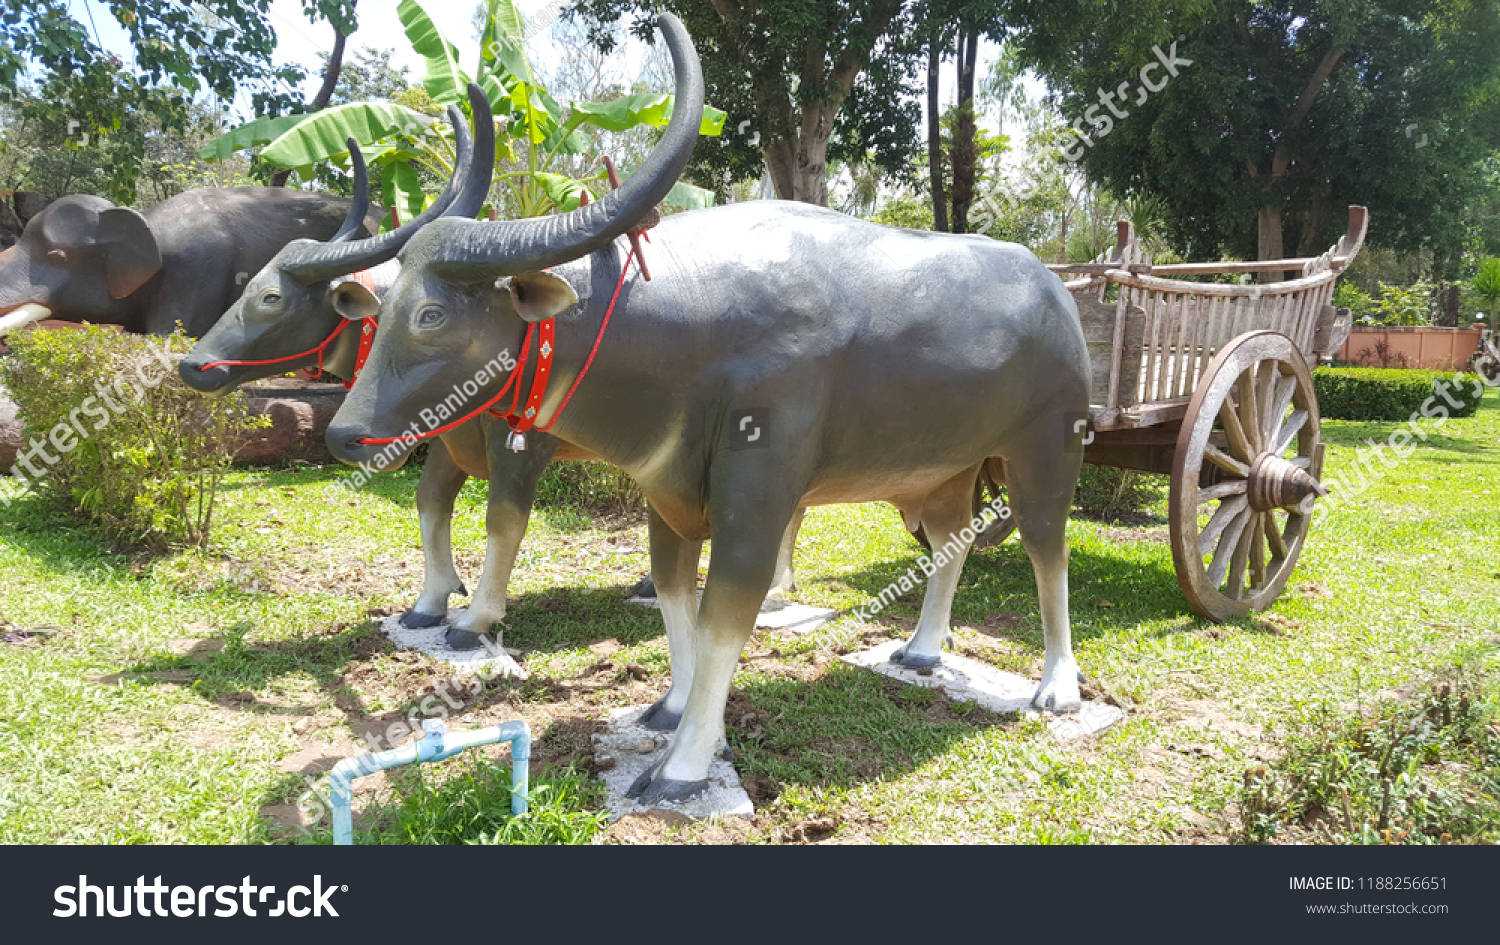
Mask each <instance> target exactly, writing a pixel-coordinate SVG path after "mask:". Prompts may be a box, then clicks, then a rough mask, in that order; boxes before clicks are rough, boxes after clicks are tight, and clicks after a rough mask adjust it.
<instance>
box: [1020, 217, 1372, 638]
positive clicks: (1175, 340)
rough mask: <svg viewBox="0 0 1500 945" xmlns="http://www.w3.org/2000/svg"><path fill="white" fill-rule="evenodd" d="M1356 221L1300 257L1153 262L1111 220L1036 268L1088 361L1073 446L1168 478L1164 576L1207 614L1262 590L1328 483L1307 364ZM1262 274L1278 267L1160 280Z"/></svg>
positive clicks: (1346, 318)
mask: <svg viewBox="0 0 1500 945" xmlns="http://www.w3.org/2000/svg"><path fill="white" fill-rule="evenodd" d="M1367 223H1368V215H1367V213H1366V211H1365V208H1364V207H1350V208H1349V228H1348V231H1347V233H1346V234H1345V235H1344V236H1343V238H1342V239H1340V240H1339V242H1338V244H1337V245H1336V246H1334V247H1333V248H1332V249H1330V250H1329V251H1328V252H1326V253H1324V254H1323V255H1322V256H1318V257H1315V258H1310V259H1280V260H1268V261H1262V262H1242V263H1184V264H1179V265H1168V266H1153V265H1152V264H1151V260H1150V259H1149V258H1148V257H1147V256H1146V255H1145V254H1144V253H1142V252H1141V250H1140V247H1139V246H1138V245H1137V243H1136V240H1135V237H1134V234H1133V233H1132V232H1131V228H1130V224H1128V223H1121V224H1119V234H1118V241H1117V244H1116V246H1115V248H1114V250H1112V251H1111V252H1109V253H1106V254H1105V255H1104V256H1102V257H1100V259H1098V260H1096V261H1095V262H1093V263H1085V264H1081V265H1059V266H1051V267H1049V268H1051V269H1052V270H1053V271H1054V272H1057V273H1058V274H1059V275H1060V276H1062V277H1063V278H1064V279H1065V280H1066V285H1067V287H1068V289H1069V290H1071V291H1072V292H1073V295H1074V298H1075V299H1076V300H1077V302H1078V311H1079V316H1080V317H1081V319H1082V321H1083V329H1084V335H1085V336H1086V337H1087V339H1088V344H1089V351H1090V357H1091V360H1092V363H1093V371H1094V376H1093V390H1094V396H1093V402H1094V406H1092V407H1091V409H1090V432H1091V434H1092V439H1091V440H1089V441H1087V442H1086V446H1085V452H1084V459H1085V461H1086V462H1090V463H1094V464H1096V465H1100V466H1114V467H1118V468H1121V469H1137V470H1143V471H1146V472H1153V473H1168V474H1170V475H1171V503H1170V509H1171V511H1170V515H1171V541H1172V558H1173V560H1174V562H1175V563H1176V568H1177V580H1178V582H1179V583H1180V584H1181V585H1182V591H1183V594H1185V595H1186V597H1187V599H1188V602H1189V603H1190V604H1191V605H1192V607H1193V609H1194V610H1196V611H1197V612H1198V613H1200V614H1202V615H1203V616H1204V617H1207V618H1208V619H1210V620H1216V621H1217V620H1227V619H1230V618H1233V617H1239V616H1243V615H1244V614H1246V613H1249V612H1251V611H1257V610H1263V609H1265V608H1266V607H1269V606H1270V605H1271V603H1272V602H1273V601H1275V600H1276V597H1277V596H1278V595H1279V594H1280V593H1281V590H1282V588H1283V587H1285V586H1286V582H1287V578H1288V577H1289V576H1290V575H1291V573H1292V569H1293V567H1295V566H1296V563H1297V555H1298V553H1299V552H1300V551H1301V550H1302V543H1303V541H1304V540H1305V539H1306V537H1307V532H1308V526H1309V524H1310V523H1311V521H1312V511H1313V503H1314V502H1316V500H1317V499H1318V497H1319V496H1322V495H1326V494H1327V492H1326V490H1325V489H1324V488H1323V487H1322V485H1321V484H1320V483H1319V481H1318V480H1319V478H1320V477H1321V475H1322V468H1323V447H1322V443H1321V441H1320V430H1319V414H1318V399H1317V396H1316V394H1315V393H1314V391H1313V385H1312V375H1311V373H1310V372H1309V365H1313V366H1316V364H1317V363H1318V360H1319V359H1321V358H1323V357H1325V356H1331V355H1332V353H1333V352H1335V351H1337V350H1338V349H1339V348H1340V347H1341V346H1342V344H1343V342H1344V339H1345V338H1346V337H1347V336H1348V334H1349V329H1350V327H1351V320H1350V315H1349V311H1348V310H1347V309H1335V308H1334V307H1333V306H1332V305H1331V304H1330V303H1331V300H1332V298H1333V288H1334V283H1335V282H1336V281H1337V279H1338V277H1339V275H1340V274H1341V273H1342V272H1343V271H1344V269H1346V268H1347V267H1348V266H1349V264H1350V263H1351V262H1352V261H1353V260H1354V257H1355V256H1356V254H1358V252H1359V249H1360V247H1361V245H1362V244H1363V243H1364V238H1365V228H1366V225H1367ZM1264 272H1276V273H1282V274H1286V273H1291V274H1292V275H1291V276H1290V277H1289V278H1287V281H1282V282H1267V283H1255V284H1241V283H1240V282H1239V281H1238V279H1236V281H1235V282H1232V283H1225V282H1190V281H1185V280H1183V279H1181V278H1172V277H1182V276H1216V275H1229V276H1236V277H1241V276H1250V277H1253V276H1254V274H1259V273H1264Z"/></svg>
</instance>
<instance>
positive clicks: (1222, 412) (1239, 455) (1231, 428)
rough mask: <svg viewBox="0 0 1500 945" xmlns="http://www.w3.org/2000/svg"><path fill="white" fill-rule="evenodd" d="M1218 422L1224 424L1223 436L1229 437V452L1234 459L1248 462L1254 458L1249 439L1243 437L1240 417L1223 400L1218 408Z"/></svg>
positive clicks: (1232, 406)
mask: <svg viewBox="0 0 1500 945" xmlns="http://www.w3.org/2000/svg"><path fill="white" fill-rule="evenodd" d="M1219 421H1220V422H1221V423H1223V424H1224V434H1225V435H1226V436H1228V437H1229V450H1230V452H1231V453H1233V454H1234V457H1235V458H1236V459H1240V460H1243V461H1244V462H1247V463H1248V462H1250V461H1251V460H1252V459H1254V458H1255V453H1254V452H1253V451H1252V449H1251V446H1250V438H1249V437H1247V436H1245V427H1244V425H1243V424H1241V423H1240V415H1239V414H1238V413H1236V412H1235V409H1234V404H1232V403H1230V402H1229V401H1228V400H1225V401H1224V403H1223V404H1221V405H1220V407H1219Z"/></svg>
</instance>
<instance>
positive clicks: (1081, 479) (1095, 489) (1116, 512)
mask: <svg viewBox="0 0 1500 945" xmlns="http://www.w3.org/2000/svg"><path fill="white" fill-rule="evenodd" d="M1166 482H1167V477H1165V476H1155V475H1152V474H1151V473H1143V472H1137V471H1135V470H1133V469H1116V468H1115V467H1113V466H1092V465H1089V464H1087V463H1085V464H1084V467H1083V472H1082V473H1080V474H1079V476H1078V491H1077V492H1076V493H1074V495H1073V504H1074V505H1076V506H1078V509H1079V511H1081V512H1082V513H1083V514H1085V515H1087V516H1089V517H1090V518H1097V519H1103V520H1105V521H1111V522H1114V521H1120V520H1129V519H1139V518H1143V517H1145V516H1146V515H1147V513H1148V512H1149V511H1150V508H1151V506H1153V505H1155V504H1156V503H1157V502H1159V501H1160V500H1161V497H1162V495H1163V493H1164V492H1165V490H1166Z"/></svg>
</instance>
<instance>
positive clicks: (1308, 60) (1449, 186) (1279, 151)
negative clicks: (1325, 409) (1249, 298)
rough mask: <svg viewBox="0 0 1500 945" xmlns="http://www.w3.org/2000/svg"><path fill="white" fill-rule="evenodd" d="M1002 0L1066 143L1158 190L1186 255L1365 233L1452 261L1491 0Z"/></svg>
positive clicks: (1497, 10) (1482, 119)
mask: <svg viewBox="0 0 1500 945" xmlns="http://www.w3.org/2000/svg"><path fill="white" fill-rule="evenodd" d="M1146 6H1148V5H1147V4H1140V3H1131V4H1125V3H1119V2H1099V0H1045V2H1043V0H1014V2H1013V3H1012V8H1011V13H1012V18H1013V22H1014V23H1016V25H1018V26H1019V27H1020V36H1019V39H1020V42H1021V45H1022V49H1023V51H1024V54H1025V57H1026V59H1027V61H1028V62H1029V63H1031V64H1032V65H1034V66H1035V67H1036V68H1037V69H1038V71H1039V72H1040V73H1041V74H1042V75H1043V76H1044V77H1045V78H1046V80H1047V81H1048V83H1049V85H1050V86H1051V87H1052V88H1053V89H1054V90H1056V91H1057V94H1058V97H1059V99H1060V102H1061V105H1062V107H1063V110H1064V111H1065V112H1066V113H1067V114H1069V115H1071V116H1075V120H1074V122H1073V124H1072V127H1073V130H1074V132H1075V134H1076V135H1077V138H1076V140H1075V142H1074V145H1073V148H1072V153H1074V154H1081V163H1082V164H1083V165H1084V167H1085V168H1086V169H1087V171H1088V173H1089V175H1090V176H1091V177H1092V178H1093V179H1095V180H1098V181H1101V182H1103V183H1105V184H1106V185H1108V186H1109V187H1110V189H1112V190H1113V191H1115V192H1116V193H1121V194H1153V195H1155V196H1157V197H1159V198H1160V199H1161V200H1162V201H1163V202H1164V203H1165V212H1166V215H1167V218H1168V221H1169V222H1168V226H1169V229H1170V232H1171V234H1172V238H1173V242H1174V243H1176V244H1177V245H1178V246H1179V247H1180V248H1183V249H1185V250H1187V251H1188V252H1189V253H1191V254H1192V256H1193V257H1194V258H1198V257H1205V258H1211V257H1213V256H1216V255H1218V254H1220V253H1221V252H1227V253H1231V254H1234V255H1239V256H1246V255H1250V254H1256V255H1258V256H1259V257H1260V258H1274V257H1280V256H1285V255H1288V253H1287V252H1286V251H1285V244H1286V243H1287V241H1288V240H1290V242H1291V243H1292V245H1294V246H1295V248H1296V252H1297V253H1298V254H1302V255H1308V254H1312V253H1315V252H1317V251H1318V250H1319V249H1321V248H1322V247H1324V246H1326V245H1327V244H1328V243H1329V242H1330V241H1331V240H1332V238H1333V236H1334V235H1335V234H1336V233H1338V232H1341V231H1342V229H1343V226H1344V224H1343V220H1342V211H1343V207H1344V206H1345V205H1347V204H1353V203H1359V204H1364V205H1367V206H1369V207H1370V210H1371V229H1370V239H1371V241H1372V242H1375V243H1383V244H1385V245H1390V246H1394V247H1397V248H1400V249H1403V250H1415V249H1418V248H1422V247H1427V248H1430V249H1433V250H1434V251H1435V252H1436V253H1437V256H1438V258H1439V260H1448V261H1449V264H1450V265H1451V264H1453V263H1455V262H1456V260H1457V258H1458V251H1459V249H1460V248H1461V245H1462V242H1463V239H1464V232H1465V226H1466V224H1465V220H1464V218H1465V214H1464V208H1465V206H1466V204H1467V203H1468V202H1469V201H1471V200H1472V199H1473V198H1474V195H1475V193H1476V189H1477V187H1478V186H1479V180H1480V176H1479V168H1480V164H1481V161H1482V159H1483V157H1484V156H1485V155H1487V154H1489V153H1492V152H1493V151H1494V150H1495V148H1496V146H1497V145H1500V95H1497V94H1496V91H1497V88H1500V0H1436V2H1430V0H1362V2H1360V3H1348V2H1345V0H1276V2H1270V3H1266V2H1256V0H1207V2H1203V0H1192V2H1188V3H1184V4H1181V5H1179V6H1176V7H1162V8H1161V9H1155V10H1148V9H1144V7H1146Z"/></svg>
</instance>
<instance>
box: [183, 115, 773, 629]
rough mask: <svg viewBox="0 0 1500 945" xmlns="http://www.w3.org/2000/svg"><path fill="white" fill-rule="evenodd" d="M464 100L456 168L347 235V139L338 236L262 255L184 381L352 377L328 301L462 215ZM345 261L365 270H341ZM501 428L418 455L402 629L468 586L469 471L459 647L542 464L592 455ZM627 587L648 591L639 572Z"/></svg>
mask: <svg viewBox="0 0 1500 945" xmlns="http://www.w3.org/2000/svg"><path fill="white" fill-rule="evenodd" d="M469 100H470V106H471V108H472V109H473V112H474V124H475V127H476V129H478V138H479V140H478V142H477V145H476V144H475V143H474V142H472V141H471V140H470V137H469V132H468V124H467V122H465V121H464V120H463V117H462V114H461V113H460V112H458V111H457V109H450V111H449V116H448V117H449V121H450V122H451V123H452V124H453V128H454V134H455V137H456V139H457V160H456V164H455V166H456V167H457V168H458V169H459V171H458V176H456V177H455V178H454V180H453V181H451V182H450V183H449V186H448V187H447V188H446V189H445V190H444V192H443V193H442V195H440V196H439V197H438V199H437V200H436V201H434V202H433V204H432V205H431V206H430V207H428V208H427V210H426V211H424V212H423V213H422V214H421V215H420V216H418V217H416V218H415V219H413V220H412V221H410V222H409V223H408V224H407V225H406V226H404V227H401V228H400V229H398V230H395V231H393V232H390V233H386V234H384V235H381V236H379V237H374V238H370V239H364V240H359V241H352V239H351V238H350V235H349V234H350V233H351V232H352V231H351V230H350V228H349V226H348V223H352V222H354V221H356V220H358V219H359V218H360V217H361V216H362V214H363V212H364V211H363V210H362V209H361V208H362V206H363V205H364V204H366V203H367V202H368V194H369V179H368V177H367V175H366V171H365V163H364V158H363V155H362V154H361V153H360V151H359V148H358V145H357V144H356V143H354V142H353V141H352V140H351V142H350V156H351V159H352V163H353V165H354V174H355V192H356V197H355V203H354V206H353V207H351V209H350V212H349V219H348V221H346V226H345V227H344V228H343V233H344V235H343V236H341V237H340V238H338V239H335V240H332V241H329V242H328V243H316V242H313V241H308V240H304V241H300V242H297V243H293V244H290V245H288V246H287V247H285V248H284V249H283V250H282V251H281V252H279V253H278V254H277V255H276V257H275V258H274V259H272V260H271V261H270V262H269V263H267V264H266V266H265V267H264V268H263V269H262V270H261V271H260V272H258V273H257V274H256V275H255V277H254V278H252V279H251V280H250V281H249V283H248V285H247V286H246V291H245V294H244V295H243V296H242V297H241V298H240V299H239V300H238V301H236V302H235V303H234V305H233V306H232V307H231V308H230V309H229V311H227V312H225V313H224V316H223V317H222V318H220V319H219V321H218V322H217V323H216V324H215V325H214V327H213V328H212V329H210V330H209V332H208V333H207V334H206V335H204V336H203V338H202V339H201V340H200V341H199V342H198V343H197V344H196V345H194V347H193V349H192V351H190V352H188V354H187V356H186V357H185V358H183V359H182V361H181V362H180V363H179V365H178V371H179V373H180V374H181V375H182V378H183V380H184V381H185V382H186V383H187V384H188V386H190V387H192V388H193V389H195V390H197V391H200V392H202V393H205V394H208V395H211V396H218V395H222V394H225V393H228V392H229V391H231V390H234V389H235V388H237V387H238V386H240V385H241V384H245V383H249V382H250V381H254V380H259V379H261V378H265V377H270V376H274V375H277V374H282V373H285V372H286V371H289V370H293V369H296V368H304V367H305V368H314V367H316V368H321V369H322V370H324V371H327V372H329V373H330V374H334V375H336V376H338V377H342V378H346V379H349V380H352V379H353V378H354V374H355V363H356V356H357V352H358V348H359V332H358V331H344V332H338V331H337V329H339V328H340V327H341V326H343V325H345V322H344V320H343V318H342V316H340V315H339V314H338V312H337V311H335V309H334V299H335V298H336V297H338V296H339V295H341V294H343V295H347V294H350V293H358V294H362V295H366V296H368V297H369V298H371V299H374V298H375V297H376V296H377V295H378V294H379V293H380V291H381V289H382V288H383V287H384V286H385V285H387V284H389V282H390V281H391V280H392V278H393V275H394V273H397V272H399V271H400V270H399V266H398V265H397V264H396V263H395V262H394V257H395V256H396V253H397V252H398V251H399V250H400V249H401V247H402V246H403V245H404V244H405V243H406V242H407V241H408V240H410V239H411V237H412V236H413V235H415V234H416V233H417V232H418V231H419V230H420V229H421V228H422V226H423V225H424V224H426V223H427V222H428V221H430V220H432V219H435V218H436V217H438V216H440V215H442V214H443V213H444V212H448V213H451V214H455V215H463V216H472V215H473V213H475V212H477V210H478V209H479V206H480V205H481V204H482V203H483V201H484V199H485V197H486V195H487V192H488V188H489V184H490V179H491V178H490V176H489V174H488V173H483V174H482V175H480V177H478V178H476V179H474V180H473V181H472V182H468V183H466V182H465V174H466V173H467V171H468V169H469V167H470V166H471V164H472V165H473V166H477V167H479V168H488V167H489V166H491V165H492V164H493V155H494V125H493V122H492V118H491V115H490V106H489V102H488V101H487V99H486V98H485V96H484V93H483V92H482V91H481V90H480V89H479V88H478V86H470V88H469ZM471 156H474V157H473V160H472V161H471ZM356 270H364V271H367V272H369V273H370V276H369V277H368V278H364V279H351V278H349V275H350V274H351V273H353V272H355V271H356ZM361 330H363V328H361ZM335 335H337V337H335ZM329 339H332V340H331V341H330V340H329ZM509 432H510V431H509V427H508V426H507V425H506V423H505V421H503V420H501V419H498V418H496V417H493V416H490V415H489V414H483V415H481V416H479V417H476V418H474V419H472V420H469V421H468V422H466V423H462V424H458V425H457V426H455V427H454V429H452V430H448V431H446V432H444V433H442V434H441V435H440V436H439V437H437V438H436V439H437V442H435V443H434V444H433V445H432V449H431V450H430V451H429V452H428V456H427V462H426V464H425V465H424V466H423V468H422V475H421V478H420V480H419V481H418V484H417V516H418V519H419V521H420V530H421V535H422V552H423V563H424V568H423V571H424V579H423V587H422V592H421V594H420V596H418V598H417V601H416V603H415V604H414V605H413V606H412V608H411V609H410V610H408V611H407V612H406V613H405V614H403V615H402V617H401V624H402V626H405V627H412V628H418V627H432V626H436V625H438V624H440V623H442V622H443V620H444V619H445V617H446V614H447V609H448V598H449V597H450V596H451V595H453V594H466V593H468V591H467V589H466V588H465V587H464V585H463V581H462V579H461V578H460V577H459V575H458V572H457V570H456V569H455V568H454V566H453V545H452V519H453V505H454V501H455V500H456V499H457V497H458V493H459V490H460V489H461V488H462V486H463V483H464V481H465V480H466V479H467V478H468V477H469V476H473V477H475V478H478V479H487V480H489V482H490V489H489V506H488V510H487V514H486V527H487V531H488V546H487V548H486V551H485V559H484V572H483V575H482V577H481V578H480V582H479V587H478V592H477V593H476V595H475V597H474V599H473V601H472V602H471V604H470V606H469V608H468V610H467V611H466V612H465V613H464V614H463V616H461V617H459V618H458V619H457V620H456V621H454V623H453V625H452V626H451V627H449V629H448V631H447V634H446V638H447V640H448V642H449V643H450V644H451V645H454V646H456V647H458V648H461V649H467V648H473V647H475V646H478V645H479V635H480V634H482V633H486V632H488V631H489V629H490V628H491V626H493V625H494V624H496V623H499V622H501V621H502V620H504V619H505V612H506V590H507V588H508V586H509V583H510V574H511V571H512V570H513V568H514V566H515V561H516V557H517V555H518V554H519V552H520V547H521V541H522V539H523V538H524V537H525V534H526V527H527V524H528V522H529V520H530V515H531V506H532V502H533V500H534V498H535V496H536V488H537V481H538V479H539V478H540V477H541V473H542V470H543V469H545V468H546V466H547V464H548V463H549V462H551V461H556V460H567V459H592V458H595V457H594V456H593V455H592V454H590V453H588V452H587V451H584V450H581V449H578V448H577V447H574V446H572V445H571V444H567V443H563V442H562V441H560V440H558V439H557V438H555V437H552V436H549V435H547V434H545V433H536V434H533V435H532V438H531V444H530V448H529V449H527V450H525V451H519V452H518V451H512V450H510V449H506V448H505V442H506V438H507V434H508V433H509ZM795 534H796V532H795V529H789V530H788V534H787V536H786V537H787V547H786V551H785V552H784V554H783V559H784V560H783V566H782V568H781V570H780V571H779V572H778V573H779V575H780V578H779V581H778V587H780V588H781V589H783V590H787V591H789V590H790V589H791V583H792V575H791V563H790V561H791V554H790V552H791V542H792V541H793V540H795ZM637 590H638V591H640V592H643V593H646V594H647V595H648V596H655V592H654V589H652V588H651V582H650V579H649V578H647V579H645V580H643V581H642V582H641V584H638V585H637Z"/></svg>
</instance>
